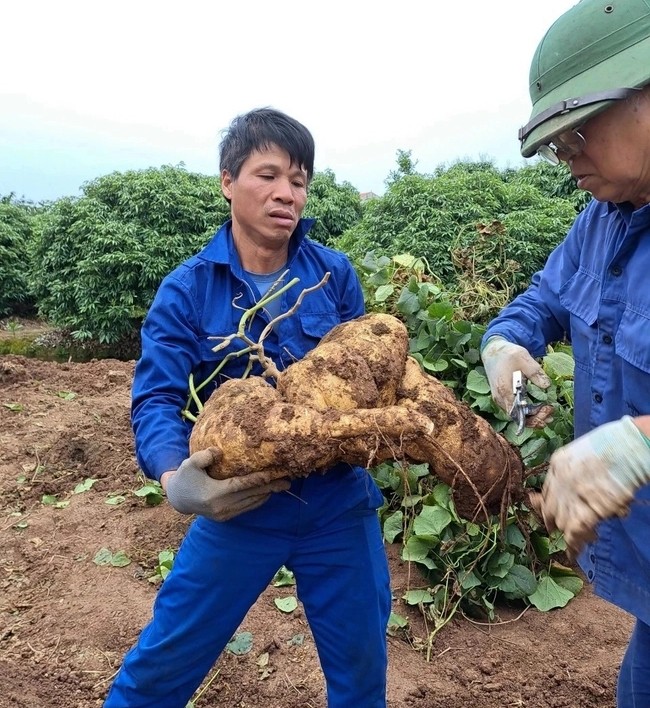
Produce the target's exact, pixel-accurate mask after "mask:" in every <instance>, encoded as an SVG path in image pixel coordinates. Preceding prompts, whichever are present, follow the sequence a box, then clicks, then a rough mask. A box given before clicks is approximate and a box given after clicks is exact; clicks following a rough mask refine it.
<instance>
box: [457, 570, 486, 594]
mask: <svg viewBox="0 0 650 708" xmlns="http://www.w3.org/2000/svg"><path fill="white" fill-rule="evenodd" d="M458 582H459V583H460V586H461V588H462V589H463V590H471V589H472V588H477V587H479V586H480V585H481V580H480V579H479V578H478V576H477V575H476V574H475V573H474V571H470V572H467V571H466V570H462V571H461V572H460V573H459V574H458Z"/></svg>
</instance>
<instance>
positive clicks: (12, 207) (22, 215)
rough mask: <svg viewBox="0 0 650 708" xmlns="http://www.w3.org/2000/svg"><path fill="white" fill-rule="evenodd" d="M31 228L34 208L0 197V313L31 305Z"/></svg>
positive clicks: (8, 312)
mask: <svg viewBox="0 0 650 708" xmlns="http://www.w3.org/2000/svg"><path fill="white" fill-rule="evenodd" d="M34 228H35V213H34V209H33V208H32V207H31V206H30V205H28V204H26V203H22V202H17V201H15V200H14V198H13V195H9V196H7V197H1V198H0V316H2V315H8V314H12V313H25V312H28V311H29V310H30V309H31V307H32V306H33V298H32V294H31V292H30V287H29V267H30V263H31V257H32V247H33V239H34Z"/></svg>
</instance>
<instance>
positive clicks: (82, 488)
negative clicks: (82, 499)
mask: <svg viewBox="0 0 650 708" xmlns="http://www.w3.org/2000/svg"><path fill="white" fill-rule="evenodd" d="M97 481H98V480H96V479H92V478H90V477H88V478H87V479H85V480H84V481H83V482H80V483H79V484H78V485H77V486H76V487H75V488H74V490H73V492H72V493H73V494H81V493H82V492H87V491H88V490H89V489H92V487H93V485H94V484H95V482H97Z"/></svg>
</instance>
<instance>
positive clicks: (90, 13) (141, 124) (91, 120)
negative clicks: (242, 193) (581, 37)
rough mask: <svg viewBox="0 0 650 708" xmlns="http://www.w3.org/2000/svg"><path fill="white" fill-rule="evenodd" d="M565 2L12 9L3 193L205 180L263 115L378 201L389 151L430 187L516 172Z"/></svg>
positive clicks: (133, 3)
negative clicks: (230, 144)
mask: <svg viewBox="0 0 650 708" xmlns="http://www.w3.org/2000/svg"><path fill="white" fill-rule="evenodd" d="M574 4H575V0H497V1H496V2H486V1H485V0H465V1H464V2H460V1H458V2H455V1H453V0H452V1H451V2H441V1H440V0H419V1H416V0H398V1H395V0H385V1H384V2H377V1H376V0H375V2H366V1H365V0H346V1H345V2H344V1H342V0H327V2H310V1H309V0H302V2H293V1H292V2H281V1H280V2H270V1H269V0H265V1H261V0H230V1H229V2H218V0H212V1H211V2H208V1H207V0H203V1H202V0H177V1H176V2H167V1H166V0H157V1H156V2H153V1H151V0H128V2H126V1H124V0H112V1H111V2H105V1H104V2H102V1H101V0H99V1H97V0H95V1H92V0H83V1H81V2H77V1H76V0H59V2H51V0H50V1H47V2H45V1H40V2H38V1H36V0H20V2H18V1H15V2H11V3H7V4H5V5H4V6H3V10H2V16H1V20H0V22H1V26H2V39H1V40H0V65H1V66H2V72H1V73H0V195H1V194H7V193H9V192H14V193H16V195H17V196H18V197H23V196H24V197H25V198H27V199H32V200H34V201H39V200H42V199H56V198H58V197H61V196H65V195H76V194H78V193H79V189H80V187H81V186H82V184H83V183H84V182H86V181H89V180H92V179H94V178H96V177H99V176H101V175H103V174H107V173H109V172H112V171H114V170H120V171H123V170H127V169H144V168H147V167H150V166H156V167H158V166H160V165H163V164H178V163H180V162H183V163H185V165H186V167H187V169H189V170H192V171H196V172H201V173H204V174H209V175H216V174H218V155H217V148H218V143H219V137H220V132H221V131H222V130H223V129H224V128H225V127H227V125H228V123H229V122H230V120H231V119H232V118H233V117H234V116H235V115H237V114H239V113H243V112H246V111H248V110H250V109H251V108H257V107H260V106H273V107H275V108H278V109H280V110H283V111H285V112H287V113H289V114H290V115H292V116H294V117H295V118H297V119H298V120H300V121H301V122H303V123H304V124H305V125H306V126H307V127H308V128H309V129H310V130H311V131H312V133H313V135H314V138H315V140H316V169H317V170H324V169H326V168H329V169H331V170H333V171H334V173H335V175H336V179H337V181H338V182H342V181H344V180H347V181H348V182H351V183H352V184H353V185H354V186H355V187H356V188H357V189H358V190H359V191H374V192H376V193H377V194H382V193H383V191H384V189H385V186H384V181H385V179H386V178H387V177H388V175H389V173H390V171H391V170H392V169H394V168H395V165H396V154H397V150H398V149H401V150H411V151H412V155H413V158H414V159H415V160H417V162H418V166H417V169H418V170H419V171H421V172H429V171H431V170H433V169H434V168H435V167H436V166H438V165H440V164H443V163H446V164H448V163H450V162H453V161H454V160H457V159H461V158H462V159H480V158H491V159H493V160H494V161H495V162H496V163H497V164H498V165H499V166H501V167H505V166H508V165H509V166H513V167H517V166H520V165H521V164H523V159H522V158H521V157H520V155H519V149H518V142H517V137H516V136H517V129H518V128H519V126H520V125H522V124H524V123H525V122H527V118H528V115H529V112H530V103H529V97H528V70H529V66H530V60H531V58H532V54H533V52H534V50H535V47H536V46H537V44H538V42H539V40H540V39H541V37H542V36H543V34H544V32H545V31H546V29H547V28H548V26H549V25H550V24H551V23H552V22H553V21H554V20H555V19H556V18H557V17H558V16H559V15H560V14H562V13H563V12H565V11H566V10H568V9H569V8H570V7H571V6H572V5H574Z"/></svg>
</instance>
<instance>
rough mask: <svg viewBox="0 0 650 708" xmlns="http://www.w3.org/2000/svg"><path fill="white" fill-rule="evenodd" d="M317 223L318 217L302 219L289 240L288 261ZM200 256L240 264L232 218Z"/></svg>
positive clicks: (218, 261) (198, 255)
mask: <svg viewBox="0 0 650 708" xmlns="http://www.w3.org/2000/svg"><path fill="white" fill-rule="evenodd" d="M315 223H316V219H300V221H298V225H297V226H296V228H295V230H294V232H293V233H292V234H291V239H290V240H289V253H288V257H287V263H291V261H292V260H293V259H294V258H295V255H296V253H297V252H298V249H299V248H300V246H301V244H302V242H303V241H304V240H305V236H307V233H308V232H309V230H310V229H311V228H312V226H313V225H314V224H315ZM197 257H198V258H201V259H203V260H206V261H211V262H213V263H223V264H230V265H235V264H237V266H239V267H241V266H240V261H239V254H238V253H237V249H236V248H235V241H234V239H233V236H232V219H229V220H228V221H226V222H225V223H224V224H223V225H222V226H221V228H220V229H219V230H218V231H217V233H216V234H215V235H214V236H213V237H212V239H210V241H209V242H208V244H207V245H206V246H205V247H204V248H203V250H202V251H200V252H199V253H198V254H197Z"/></svg>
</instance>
